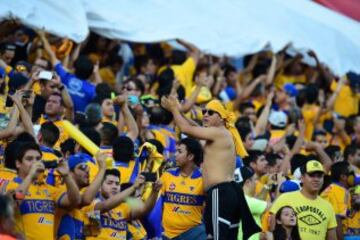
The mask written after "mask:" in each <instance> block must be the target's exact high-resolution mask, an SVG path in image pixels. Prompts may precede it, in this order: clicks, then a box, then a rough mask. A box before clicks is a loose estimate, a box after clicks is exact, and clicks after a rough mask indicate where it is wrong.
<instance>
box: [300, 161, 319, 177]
mask: <svg viewBox="0 0 360 240" xmlns="http://www.w3.org/2000/svg"><path fill="white" fill-rule="evenodd" d="M300 170H301V174H305V173H314V172H322V173H324V168H323V165H322V164H321V163H320V162H319V161H316V160H310V161H308V162H307V163H306V164H305V165H303V166H302V167H301V168H300Z"/></svg>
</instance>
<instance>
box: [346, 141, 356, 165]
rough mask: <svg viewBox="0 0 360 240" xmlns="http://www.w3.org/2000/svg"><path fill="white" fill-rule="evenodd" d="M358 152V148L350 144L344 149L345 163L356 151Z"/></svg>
mask: <svg viewBox="0 0 360 240" xmlns="http://www.w3.org/2000/svg"><path fill="white" fill-rule="evenodd" d="M357 150H358V147H357V146H356V145H355V144H350V145H347V146H346V147H345V150H344V159H345V161H348V160H349V159H348V158H349V156H350V155H354V154H355V153H356V151H357Z"/></svg>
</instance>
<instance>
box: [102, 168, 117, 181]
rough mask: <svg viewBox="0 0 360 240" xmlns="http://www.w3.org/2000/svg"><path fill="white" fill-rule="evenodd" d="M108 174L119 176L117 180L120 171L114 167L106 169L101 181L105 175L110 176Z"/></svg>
mask: <svg viewBox="0 0 360 240" xmlns="http://www.w3.org/2000/svg"><path fill="white" fill-rule="evenodd" d="M110 175H111V176H115V177H117V178H119V180H120V176H121V174H120V171H119V170H118V169H116V168H111V169H106V171H105V174H104V178H103V182H104V181H105V179H106V177H107V176H110Z"/></svg>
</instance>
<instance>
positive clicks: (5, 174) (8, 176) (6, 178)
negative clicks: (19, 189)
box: [0, 167, 17, 193]
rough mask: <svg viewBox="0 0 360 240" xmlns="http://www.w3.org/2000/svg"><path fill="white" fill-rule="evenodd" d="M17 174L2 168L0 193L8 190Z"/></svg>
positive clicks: (0, 170)
mask: <svg viewBox="0 0 360 240" xmlns="http://www.w3.org/2000/svg"><path fill="white" fill-rule="evenodd" d="M16 175H17V173H16V171H15V170H12V169H9V168H5V167H0V193H4V192H5V190H6V187H7V185H8V184H9V182H11V181H12V180H13V179H14V178H15V177H16Z"/></svg>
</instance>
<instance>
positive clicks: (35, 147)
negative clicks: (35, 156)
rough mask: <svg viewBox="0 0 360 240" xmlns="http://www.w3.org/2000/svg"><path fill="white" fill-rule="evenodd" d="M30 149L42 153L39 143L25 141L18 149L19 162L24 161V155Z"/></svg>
mask: <svg viewBox="0 0 360 240" xmlns="http://www.w3.org/2000/svg"><path fill="white" fill-rule="evenodd" d="M29 150H35V151H37V152H38V153H39V154H40V155H42V153H41V150H40V147H39V145H38V144H36V143H34V142H24V143H22V144H20V147H19V149H18V151H17V152H16V155H15V159H16V160H17V161H19V162H22V159H23V157H24V156H25V154H26V152H27V151H29Z"/></svg>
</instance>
